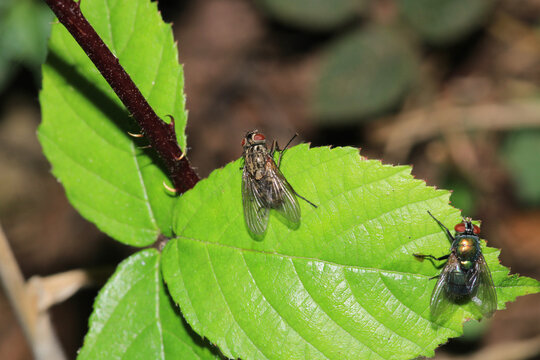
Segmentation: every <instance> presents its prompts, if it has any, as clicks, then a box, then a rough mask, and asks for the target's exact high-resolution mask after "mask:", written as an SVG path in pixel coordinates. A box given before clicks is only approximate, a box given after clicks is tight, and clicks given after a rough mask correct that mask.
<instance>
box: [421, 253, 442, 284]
mask: <svg viewBox="0 0 540 360" xmlns="http://www.w3.org/2000/svg"><path fill="white" fill-rule="evenodd" d="M413 255H414V256H415V257H416V258H417V259H420V260H424V259H429V261H431V262H432V263H433V260H435V261H441V260H446V259H448V258H449V257H450V254H447V255H443V256H441V257H435V256H433V255H423V254H413ZM433 266H435V267H436V268H437V269H440V268H441V267H443V265H442V264H441V265H439V266H436V265H435V264H433ZM438 277H439V275H437V276H434V277H432V278H429V279H430V280H431V279H436V278H438Z"/></svg>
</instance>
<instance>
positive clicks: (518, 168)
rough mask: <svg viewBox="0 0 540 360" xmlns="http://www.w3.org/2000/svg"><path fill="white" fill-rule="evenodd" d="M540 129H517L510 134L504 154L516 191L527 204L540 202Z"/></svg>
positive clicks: (503, 150) (505, 144)
mask: <svg viewBox="0 0 540 360" xmlns="http://www.w3.org/2000/svg"><path fill="white" fill-rule="evenodd" d="M538 154H540V131H531V130H524V131H515V132H513V133H512V134H510V135H509V136H508V138H507V139H506V141H505V143H504V146H503V148H502V155H503V158H504V160H505V162H506V166H507V168H508V169H509V175H510V176H511V177H512V178H513V180H514V184H515V191H516V193H517V195H518V197H519V198H520V199H521V201H522V202H524V203H526V204H531V205H534V204H538V203H540V181H538V179H540V162H539V161H538Z"/></svg>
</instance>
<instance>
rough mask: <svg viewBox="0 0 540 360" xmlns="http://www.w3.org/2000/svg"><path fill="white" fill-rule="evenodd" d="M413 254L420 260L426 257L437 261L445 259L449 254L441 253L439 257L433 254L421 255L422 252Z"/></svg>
mask: <svg viewBox="0 0 540 360" xmlns="http://www.w3.org/2000/svg"><path fill="white" fill-rule="evenodd" d="M413 255H414V256H416V257H417V258H419V259H422V260H424V259H425V258H428V259H433V260H437V261H441V260H446V259H448V257H449V256H450V254H447V255H443V256H441V257H435V256H433V255H422V254H413Z"/></svg>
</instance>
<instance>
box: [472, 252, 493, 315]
mask: <svg viewBox="0 0 540 360" xmlns="http://www.w3.org/2000/svg"><path fill="white" fill-rule="evenodd" d="M475 266H476V273H477V274H478V289H477V291H476V293H475V294H474V296H473V298H472V301H473V302H474V303H475V304H476V305H477V306H478V308H479V309H480V311H481V312H482V314H483V315H484V316H485V317H490V316H491V315H492V314H493V313H494V312H495V310H497V292H496V291H495V286H494V285H493V279H492V278H491V272H490V271H489V268H488V266H487V264H486V260H485V259H484V256H483V255H482V254H480V257H479V258H478V260H477V262H476V265H475Z"/></svg>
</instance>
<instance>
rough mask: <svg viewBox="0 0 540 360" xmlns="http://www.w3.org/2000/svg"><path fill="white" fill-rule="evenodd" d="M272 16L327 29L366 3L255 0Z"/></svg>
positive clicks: (342, 21) (293, 22)
mask: <svg viewBox="0 0 540 360" xmlns="http://www.w3.org/2000/svg"><path fill="white" fill-rule="evenodd" d="M257 3H259V4H260V6H261V7H262V8H263V9H264V10H265V11H266V12H267V13H268V14H270V15H271V16H272V17H274V18H276V19H278V20H280V21H282V22H284V23H287V24H290V25H295V26H299V27H302V28H306V29H310V30H329V29H332V28H334V27H336V26H338V25H340V24H343V23H344V22H346V21H347V20H350V19H352V18H353V17H354V16H355V15H358V14H359V13H361V12H362V11H363V10H364V9H365V8H366V5H367V1H366V0H333V1H327V0H296V1H289V0H257Z"/></svg>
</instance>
